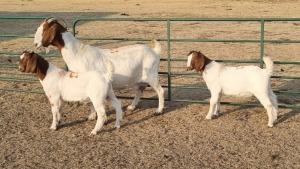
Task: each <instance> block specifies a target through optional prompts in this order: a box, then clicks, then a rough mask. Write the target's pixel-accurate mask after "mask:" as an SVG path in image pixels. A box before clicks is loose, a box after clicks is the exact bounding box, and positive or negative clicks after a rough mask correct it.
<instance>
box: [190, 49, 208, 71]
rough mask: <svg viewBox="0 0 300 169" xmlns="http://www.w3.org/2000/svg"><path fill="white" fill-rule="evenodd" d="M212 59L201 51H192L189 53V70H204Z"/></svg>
mask: <svg viewBox="0 0 300 169" xmlns="http://www.w3.org/2000/svg"><path fill="white" fill-rule="evenodd" d="M211 61H212V60H210V59H209V58H207V57H206V56H205V55H203V54H202V53H201V52H200V51H199V52H197V51H191V52H190V53H189V54H188V61H187V70H194V69H195V70H196V72H203V71H204V69H205V66H206V65H207V64H209V63H210V62H211Z"/></svg>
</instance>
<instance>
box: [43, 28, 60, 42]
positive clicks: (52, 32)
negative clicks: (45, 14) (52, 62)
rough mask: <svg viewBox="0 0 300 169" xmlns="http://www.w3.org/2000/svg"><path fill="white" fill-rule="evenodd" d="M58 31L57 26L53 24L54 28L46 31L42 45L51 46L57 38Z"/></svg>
mask: <svg viewBox="0 0 300 169" xmlns="http://www.w3.org/2000/svg"><path fill="white" fill-rule="evenodd" d="M57 29H58V26H57V24H52V26H50V27H49V28H48V29H47V30H45V32H43V35H42V45H43V46H44V47H48V46H49V45H50V44H51V42H52V41H53V39H54V38H55V36H56V32H57Z"/></svg>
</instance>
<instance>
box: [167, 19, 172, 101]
mask: <svg viewBox="0 0 300 169" xmlns="http://www.w3.org/2000/svg"><path fill="white" fill-rule="evenodd" d="M170 30H171V28H170V20H169V19H168V21H167V40H168V101H172V94H171V32H170Z"/></svg>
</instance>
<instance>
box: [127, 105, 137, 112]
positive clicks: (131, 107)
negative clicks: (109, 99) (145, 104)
mask: <svg viewBox="0 0 300 169" xmlns="http://www.w3.org/2000/svg"><path fill="white" fill-rule="evenodd" d="M134 109H135V106H132V105H129V106H128V107H127V110H130V111H132V110H134Z"/></svg>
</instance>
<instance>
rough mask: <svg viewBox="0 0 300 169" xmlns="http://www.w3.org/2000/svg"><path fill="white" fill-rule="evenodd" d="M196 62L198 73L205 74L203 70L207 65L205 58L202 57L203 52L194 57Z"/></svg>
mask: <svg viewBox="0 0 300 169" xmlns="http://www.w3.org/2000/svg"><path fill="white" fill-rule="evenodd" d="M193 59H194V62H195V70H196V71H197V72H200V71H201V72H203V68H204V64H205V60H204V56H203V55H202V53H201V52H197V55H196V56H195V57H193Z"/></svg>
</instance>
